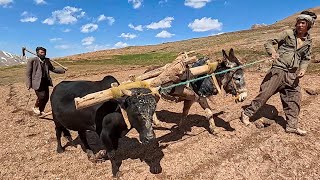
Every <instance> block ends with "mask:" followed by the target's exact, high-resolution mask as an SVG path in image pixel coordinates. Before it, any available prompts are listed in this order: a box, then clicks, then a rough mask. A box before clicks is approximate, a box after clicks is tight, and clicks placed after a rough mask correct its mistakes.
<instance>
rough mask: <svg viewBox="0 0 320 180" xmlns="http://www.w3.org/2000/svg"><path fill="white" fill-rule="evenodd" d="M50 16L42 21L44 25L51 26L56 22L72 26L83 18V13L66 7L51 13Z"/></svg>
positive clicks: (79, 9) (80, 10) (78, 9)
mask: <svg viewBox="0 0 320 180" xmlns="http://www.w3.org/2000/svg"><path fill="white" fill-rule="evenodd" d="M51 14H52V16H51V17H49V18H47V19H45V20H44V21H42V23H44V24H48V25H53V24H55V23H56V22H57V23H59V24H74V23H76V22H77V21H78V19H80V18H82V17H84V16H85V12H84V11H82V9H81V8H75V7H70V6H66V7H64V8H63V9H62V10H57V11H54V12H52V13H51Z"/></svg>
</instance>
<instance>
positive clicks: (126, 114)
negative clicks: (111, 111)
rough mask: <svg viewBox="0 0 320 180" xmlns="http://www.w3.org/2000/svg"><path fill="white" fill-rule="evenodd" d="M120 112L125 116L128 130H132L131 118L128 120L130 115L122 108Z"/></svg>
mask: <svg viewBox="0 0 320 180" xmlns="http://www.w3.org/2000/svg"><path fill="white" fill-rule="evenodd" d="M120 110H121V114H122V116H123V119H124V122H125V123H126V125H127V128H128V129H131V124H130V121H129V118H128V113H127V111H126V110H124V109H123V108H122V107H121V106H120Z"/></svg>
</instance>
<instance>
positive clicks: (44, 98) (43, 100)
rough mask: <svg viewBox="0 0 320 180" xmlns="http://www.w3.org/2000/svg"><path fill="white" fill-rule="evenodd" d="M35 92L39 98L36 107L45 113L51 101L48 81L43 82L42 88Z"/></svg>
mask: <svg viewBox="0 0 320 180" xmlns="http://www.w3.org/2000/svg"><path fill="white" fill-rule="evenodd" d="M35 92H36V95H37V97H38V98H37V101H36V103H35V107H38V108H39V110H40V112H43V111H44V109H45V107H46V104H47V102H48V100H49V85H48V82H47V80H41V83H40V87H39V89H38V90H35Z"/></svg>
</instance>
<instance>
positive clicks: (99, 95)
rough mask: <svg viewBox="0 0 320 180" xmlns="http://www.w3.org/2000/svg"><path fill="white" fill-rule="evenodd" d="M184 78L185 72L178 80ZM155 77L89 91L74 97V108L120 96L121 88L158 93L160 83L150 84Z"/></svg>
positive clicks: (209, 67) (199, 70)
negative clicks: (142, 89) (144, 89)
mask: <svg viewBox="0 0 320 180" xmlns="http://www.w3.org/2000/svg"><path fill="white" fill-rule="evenodd" d="M217 66H218V62H207V64H206V65H203V66H198V67H194V68H190V73H191V75H192V76H198V75H202V74H206V73H209V72H214V71H215V69H216V68H217ZM186 78H187V74H186V73H183V75H182V76H181V79H180V81H182V80H185V79H186ZM155 79H156V78H151V79H147V80H143V81H136V82H126V83H123V84H120V85H119V86H117V87H111V88H109V89H106V90H103V91H99V92H95V93H91V94H88V95H86V96H84V97H81V98H80V97H77V98H75V99H74V101H75V106H76V109H82V108H86V107H90V106H94V105H97V104H100V103H103V102H106V101H108V100H110V99H114V98H119V97H122V96H124V93H123V90H129V89H132V88H149V89H150V90H151V92H152V94H156V93H158V90H159V88H160V86H161V84H160V85H159V86H150V85H151V84H152V82H153V81H154V80H155Z"/></svg>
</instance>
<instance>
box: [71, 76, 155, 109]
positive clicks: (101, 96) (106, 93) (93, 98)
mask: <svg viewBox="0 0 320 180" xmlns="http://www.w3.org/2000/svg"><path fill="white" fill-rule="evenodd" d="M132 88H149V84H148V82H143V81H137V82H129V83H124V84H120V85H119V86H117V87H111V88H109V89H106V90H103V91H99V92H95V93H91V94H88V95H86V96H84V97H82V98H80V97H77V98H75V99H74V101H75V106H76V109H83V108H86V107H89V106H94V105H97V104H100V103H103V102H106V101H108V100H110V99H114V98H119V97H122V96H124V93H123V92H122V90H128V89H132ZM154 91H155V90H154Z"/></svg>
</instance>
